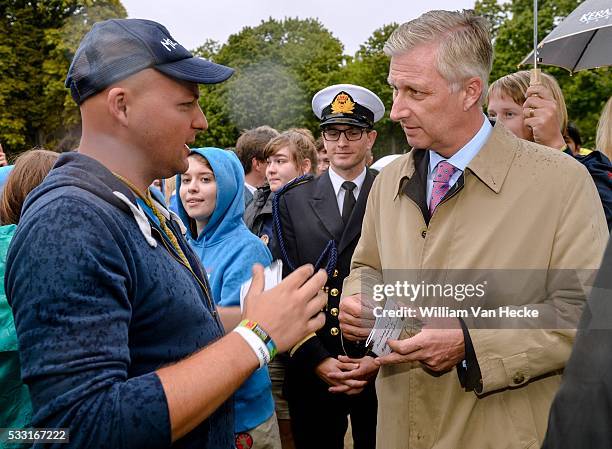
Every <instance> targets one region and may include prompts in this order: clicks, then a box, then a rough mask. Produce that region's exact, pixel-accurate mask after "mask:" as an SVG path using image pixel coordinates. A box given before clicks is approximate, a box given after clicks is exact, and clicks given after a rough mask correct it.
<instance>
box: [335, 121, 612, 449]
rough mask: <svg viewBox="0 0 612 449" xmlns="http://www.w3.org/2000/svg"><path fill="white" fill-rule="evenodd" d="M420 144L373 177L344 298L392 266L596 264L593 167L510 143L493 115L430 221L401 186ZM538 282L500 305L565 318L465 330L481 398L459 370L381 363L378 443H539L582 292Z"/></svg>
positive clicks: (598, 231)
mask: <svg viewBox="0 0 612 449" xmlns="http://www.w3.org/2000/svg"><path fill="white" fill-rule="evenodd" d="M417 151H423V150H414V151H412V152H410V153H409V154H407V155H405V156H403V157H401V158H398V159H397V160H396V161H394V162H393V163H392V164H391V165H389V166H388V167H386V168H385V169H384V170H383V171H382V173H381V174H380V175H379V176H378V177H377V179H376V181H375V183H374V186H373V188H372V191H371V193H370V196H369V199H368V204H367V209H366V213H365V217H364V222H363V229H362V233H361V239H360V241H359V244H358V245H357V248H356V250H355V253H354V255H353V259H352V264H351V274H350V276H349V277H348V278H347V279H346V280H345V283H344V290H343V295H344V296H349V295H352V294H355V293H359V292H362V291H366V290H367V289H368V288H369V287H364V286H366V285H367V286H370V287H371V285H372V284H373V283H380V282H385V281H386V280H387V281H388V279H385V276H386V275H385V271H384V270H388V269H422V270H427V269H444V270H447V269H449V270H452V269H504V270H505V269H518V270H525V269H528V270H534V269H547V268H550V269H557V268H564V269H565V268H567V269H570V268H579V269H582V268H585V269H586V268H588V269H594V268H597V267H598V266H599V263H600V259H601V256H602V254H603V250H604V247H605V244H606V242H607V238H608V231H607V227H606V221H605V218H604V213H603V209H602V206H601V202H600V199H599V196H598V194H597V191H596V189H595V185H594V183H593V181H592V179H591V177H590V175H589V173H588V172H587V170H586V169H585V168H584V167H583V166H582V165H581V164H579V163H578V162H577V161H575V160H574V159H573V158H571V157H569V156H567V155H566V154H563V153H562V152H560V151H556V150H553V149H550V148H547V147H543V146H539V145H536V144H533V143H530V142H527V141H524V140H521V139H518V138H516V137H515V136H514V135H513V134H511V133H510V132H509V131H507V130H506V129H505V128H504V127H503V126H502V125H501V124H499V122H498V124H497V125H496V126H495V128H494V130H493V132H492V134H491V136H490V138H489V140H488V141H487V142H486V144H485V145H484V146H483V148H482V149H481V150H480V152H479V153H478V155H477V156H476V157H475V158H474V159H473V160H472V161H471V162H470V164H469V165H468V167H467V168H466V170H465V173H464V184H463V188H462V189H460V190H459V191H458V192H457V193H456V194H455V195H453V196H452V197H450V198H448V199H446V200H445V201H443V202H442V203H441V204H440V205H439V206H438V208H437V209H436V211H435V213H434V214H433V216H432V217H431V220H430V222H429V226H427V225H426V224H425V220H424V218H423V213H422V212H421V209H420V208H419V207H418V206H417V204H416V203H415V202H414V201H413V200H411V199H410V198H409V197H408V196H407V195H406V193H405V191H406V190H405V188H404V186H405V183H406V182H409V181H410V180H411V179H412V178H413V177H414V176H416V174H415V154H416V152H417ZM422 154H425V153H422ZM421 179H423V177H421ZM570 278H571V276H570ZM542 279H543V281H542V285H531V286H530V287H532V288H531V289H530V290H532V292H531V293H530V294H525V295H516V296H515V297H508V295H505V296H504V302H505V303H506V304H510V305H524V304H535V305H536V307H537V308H539V309H540V311H541V312H544V313H546V312H547V311H548V312H550V311H551V310H553V309H554V311H555V312H554V313H557V314H562V315H563V317H564V320H566V322H569V323H571V326H563V327H565V329H557V330H545V329H540V328H538V327H537V326H536V328H534V329H524V328H523V329H504V330H499V329H493V330H491V329H470V336H471V338H472V342H473V345H474V349H475V353H476V358H477V360H478V364H479V366H480V370H481V374H482V391H481V392H480V393H479V394H476V393H474V392H472V391H470V392H466V391H465V390H464V389H463V388H462V387H461V385H460V382H459V380H458V376H457V372H456V370H455V369H453V370H452V371H450V372H447V373H444V374H442V375H438V376H434V375H432V374H429V373H428V372H426V371H425V370H424V369H423V367H422V366H421V365H420V364H416V363H405V364H400V365H393V366H384V367H382V368H381V370H380V372H379V374H378V377H377V380H376V390H377V393H378V400H379V410H378V429H377V447H378V449H402V448H410V449H421V448H435V449H462V448H466V449H474V448H496V449H503V448H532V447H533V448H535V447H540V444H541V442H542V440H543V438H544V434H545V432H546V426H547V419H548V412H549V407H550V404H551V401H552V399H553V396H554V394H555V392H556V390H557V388H558V386H559V383H560V379H561V371H562V369H563V367H564V366H565V363H566V361H567V359H568V357H569V354H570V351H571V347H572V343H573V340H574V335H575V330H573V329H570V328H571V327H574V328H575V325H576V324H577V322H578V318H579V315H580V312H581V307H582V306H583V304H584V300H585V297H584V296H585V295H584V291H583V289H582V288H581V286H580V283H579V282H578V281H577V280H576V279H574V278H571V279H567V277H564V278H563V279H562V280H560V281H558V282H556V283H555V282H552V281H550V279H549V280H548V281H546V279H544V277H542ZM362 283H363V284H362ZM534 283H535V284H538V281H537V279H536V281H535V282H532V284H534ZM538 292H539V293H538ZM542 292H544V294H542ZM488 293H490V292H488ZM497 293H502V292H497ZM495 294H496V292H493V295H495ZM500 305H502V304H500ZM468 327H469V325H468ZM517 327H521V326H517ZM527 327H529V325H527ZM406 336H407V335H406V333H405V332H404V333H403V335H402V337H406Z"/></svg>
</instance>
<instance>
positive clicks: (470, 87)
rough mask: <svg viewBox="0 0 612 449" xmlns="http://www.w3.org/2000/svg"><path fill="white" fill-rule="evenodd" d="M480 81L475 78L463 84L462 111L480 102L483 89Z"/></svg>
mask: <svg viewBox="0 0 612 449" xmlns="http://www.w3.org/2000/svg"><path fill="white" fill-rule="evenodd" d="M483 87H484V86H483V83H482V80H481V79H480V78H479V77H477V76H475V77H473V78H470V79H469V80H467V81H466V83H465V98H464V100H463V110H464V111H468V110H469V109H470V108H471V107H472V106H474V104H477V103H478V101H479V100H480V94H482V88H483Z"/></svg>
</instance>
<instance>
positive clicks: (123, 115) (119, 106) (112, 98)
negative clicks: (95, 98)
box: [106, 87, 128, 126]
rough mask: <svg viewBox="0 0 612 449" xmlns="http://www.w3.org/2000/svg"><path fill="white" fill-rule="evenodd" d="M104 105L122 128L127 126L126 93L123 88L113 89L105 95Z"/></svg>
mask: <svg viewBox="0 0 612 449" xmlns="http://www.w3.org/2000/svg"><path fill="white" fill-rule="evenodd" d="M106 104H107V106H108V111H109V112H110V114H111V116H112V117H114V118H115V120H117V121H118V122H119V123H120V124H121V125H122V126H127V125H128V116H127V92H126V90H125V89H124V88H123V87H113V88H112V89H109V91H108V93H107V94H106Z"/></svg>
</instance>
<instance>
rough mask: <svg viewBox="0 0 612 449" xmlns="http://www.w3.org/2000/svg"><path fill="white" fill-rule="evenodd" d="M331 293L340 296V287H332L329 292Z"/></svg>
mask: <svg viewBox="0 0 612 449" xmlns="http://www.w3.org/2000/svg"><path fill="white" fill-rule="evenodd" d="M329 293H330V294H331V295H332V296H338V293H340V292H339V291H338V289H337V288H332V289H331V292H329Z"/></svg>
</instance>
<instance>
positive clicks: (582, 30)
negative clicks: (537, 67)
mask: <svg viewBox="0 0 612 449" xmlns="http://www.w3.org/2000/svg"><path fill="white" fill-rule="evenodd" d="M532 61H533V52H531V53H530V54H529V55H528V56H527V57H526V58H525V59H523V61H521V65H523V64H530V63H531V62H532ZM538 62H540V63H541V64H545V65H554V66H557V67H563V68H564V69H567V70H569V71H570V72H577V71H578V70H584V69H593V68H596V67H605V66H608V65H612V0H586V1H585V2H583V3H581V4H580V5H579V6H578V7H577V8H576V9H575V10H574V11H573V12H572V13H571V14H570V15H569V16H567V17H566V18H565V19H564V20H563V22H561V23H560V24H559V25H558V26H557V27H556V28H555V29H554V30H552V32H551V33H550V34H549V35H548V36H546V37H545V38H544V40H543V41H542V42H540V44H539V45H538Z"/></svg>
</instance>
